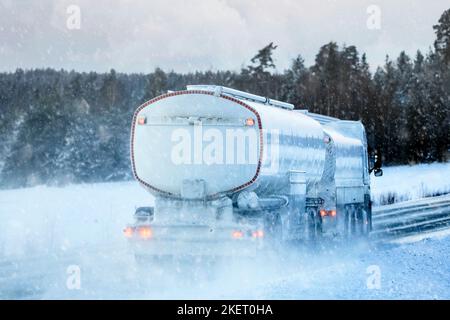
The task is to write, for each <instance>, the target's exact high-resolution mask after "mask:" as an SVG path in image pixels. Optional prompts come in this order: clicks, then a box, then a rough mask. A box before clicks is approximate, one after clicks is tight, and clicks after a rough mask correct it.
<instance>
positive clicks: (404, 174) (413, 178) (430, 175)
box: [371, 162, 450, 205]
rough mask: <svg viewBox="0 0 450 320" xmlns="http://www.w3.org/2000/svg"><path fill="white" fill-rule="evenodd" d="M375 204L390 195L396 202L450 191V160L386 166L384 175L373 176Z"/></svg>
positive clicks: (373, 199)
mask: <svg viewBox="0 0 450 320" xmlns="http://www.w3.org/2000/svg"><path fill="white" fill-rule="evenodd" d="M371 189H372V190H371V192H372V201H373V203H374V205H380V204H383V199H384V200H386V199H387V198H388V197H389V196H390V195H391V196H395V197H396V202H399V201H406V200H414V199H419V198H422V197H426V196H430V195H437V194H444V193H450V162H446V163H432V164H418V165H414V166H394V167H384V168H383V176H382V177H374V176H373V175H372V176H371Z"/></svg>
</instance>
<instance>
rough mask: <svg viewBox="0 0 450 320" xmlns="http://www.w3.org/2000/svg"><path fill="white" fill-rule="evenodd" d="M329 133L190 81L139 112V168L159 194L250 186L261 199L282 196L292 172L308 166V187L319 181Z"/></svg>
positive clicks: (215, 193) (134, 143)
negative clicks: (325, 133)
mask: <svg viewBox="0 0 450 320" xmlns="http://www.w3.org/2000/svg"><path fill="white" fill-rule="evenodd" d="M230 90H232V89H230ZM323 137H324V133H323V130H322V127H321V125H320V124H319V123H318V122H317V121H315V120H313V119H312V118H310V117H308V116H306V115H304V114H302V113H298V112H295V111H293V110H288V109H285V108H281V107H275V106H273V105H267V104H265V103H260V102H257V101H250V100H248V99H244V98H242V99H241V98H238V97H236V96H233V95H231V94H228V93H227V91H225V90H222V87H218V86H189V87H188V90H184V91H176V92H170V93H168V94H164V95H162V96H159V97H157V98H155V99H152V100H150V101H148V102H146V103H144V104H143V105H141V106H140V107H139V108H138V109H137V110H136V112H135V114H134V117H133V122H132V134H131V160H132V168H133V173H134V175H135V177H136V179H137V180H138V181H139V182H140V183H141V184H142V185H143V186H144V187H145V188H147V189H148V190H149V191H150V192H151V193H153V194H155V195H162V196H169V197H174V198H179V199H210V198H215V197H219V196H221V195H230V194H233V193H236V192H239V191H241V190H243V189H246V188H249V189H251V190H252V191H254V192H256V193H257V194H258V196H259V197H264V196H265V195H268V196H269V195H276V194H283V193H284V192H283V189H284V188H287V186H288V183H289V182H288V181H289V180H288V177H289V172H290V171H292V170H301V171H305V172H306V180H307V185H311V186H312V185H314V184H315V183H317V182H318V181H319V180H320V178H321V174H322V172H323V167H324V161H325V146H324V142H323Z"/></svg>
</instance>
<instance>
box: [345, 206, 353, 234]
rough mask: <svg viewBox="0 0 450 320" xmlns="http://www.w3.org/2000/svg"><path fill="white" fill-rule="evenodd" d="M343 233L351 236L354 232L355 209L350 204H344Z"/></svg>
mask: <svg viewBox="0 0 450 320" xmlns="http://www.w3.org/2000/svg"><path fill="white" fill-rule="evenodd" d="M344 211H345V216H344V235H345V237H347V238H352V237H353V236H354V235H355V234H356V210H355V206H354V205H352V204H347V205H345V206H344Z"/></svg>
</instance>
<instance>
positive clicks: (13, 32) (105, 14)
mask: <svg viewBox="0 0 450 320" xmlns="http://www.w3.org/2000/svg"><path fill="white" fill-rule="evenodd" d="M71 4H76V5H78V6H79V8H80V10H81V24H80V26H81V28H80V29H79V30H70V29H68V28H67V26H66V22H67V19H68V17H69V14H68V13H67V11H66V10H67V7H68V6H69V5H71ZM370 5H377V6H379V8H380V9H381V20H380V23H381V28H380V29H375V30H370V29H368V28H367V20H368V18H369V14H368V13H367V8H368V7H369V6H370ZM448 8H450V3H449V1H448V0H428V1H426V0H370V1H367V0H339V1H338V0H315V1H314V0H189V1H188V0H133V1H132V0H58V1H56V0H53V1H52V0H35V1H33V0H0V70H1V71H5V70H7V71H9V70H15V69H16V68H17V67H21V68H26V69H29V68H42V67H53V68H58V69H59V68H64V69H69V70H70V69H75V70H79V71H91V70H95V71H108V70H109V69H111V68H114V69H116V70H117V71H120V72H143V73H147V72H151V71H152V70H154V68H155V67H157V66H159V67H161V68H163V69H164V70H175V71H178V72H187V71H195V70H207V69H213V70H224V69H231V70H239V69H240V68H241V67H242V66H245V65H247V64H248V63H249V60H250V58H251V57H252V56H253V55H254V54H255V53H256V52H257V50H258V49H260V48H262V47H263V46H265V45H266V44H268V43H269V42H271V41H273V42H274V43H275V44H277V45H278V49H277V50H276V54H275V58H276V65H277V69H278V71H282V70H283V69H285V68H286V67H288V66H289V64H290V62H291V60H292V59H293V58H294V57H295V56H296V55H297V54H301V55H302V56H303V57H304V58H305V59H306V64H307V65H311V64H312V63H313V62H314V57H315V55H316V54H317V52H318V49H319V47H320V46H322V45H323V44H325V43H327V42H329V41H331V40H333V41H336V42H338V43H339V44H343V43H346V44H348V45H351V44H353V45H356V46H357V48H358V49H359V51H360V53H362V52H366V53H367V55H368V60H369V63H370V64H371V66H372V69H374V68H375V66H376V65H380V64H383V62H384V59H385V55H386V54H389V55H390V56H391V57H394V58H396V57H397V56H398V54H399V52H400V51H401V50H405V51H406V52H407V53H409V54H411V55H414V54H415V52H416V50H417V49H420V50H422V51H424V52H427V51H428V48H429V47H430V46H432V44H433V41H434V38H435V37H434V32H433V29H432V26H433V25H434V24H436V23H437V21H438V19H439V17H440V15H441V14H442V12H443V11H444V10H446V9H448Z"/></svg>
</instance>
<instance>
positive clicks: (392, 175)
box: [0, 163, 450, 299]
mask: <svg viewBox="0 0 450 320" xmlns="http://www.w3.org/2000/svg"><path fill="white" fill-rule="evenodd" d="M449 176H450V164H448V163H447V164H433V165H419V166H415V167H391V168H385V169H384V176H383V177H381V178H372V182H373V187H372V190H373V195H374V200H375V202H377V203H379V202H380V201H381V199H382V197H384V196H386V194H388V193H389V192H396V193H397V199H410V198H417V197H421V196H422V195H424V194H428V193H429V192H431V193H435V192H439V193H443V192H445V191H447V192H448V191H450V181H449V180H448V178H447V177H449ZM152 203H153V198H152V197H151V196H149V195H148V194H147V193H146V192H145V191H144V190H143V189H141V188H140V187H139V185H138V184H137V183H135V182H121V183H102V184H92V185H72V186H67V187H64V188H57V187H44V186H42V187H34V188H28V189H18V190H2V191H0V222H1V223H0V298H88V299H91V298H92V299H98V298H193V299H195V298H273V299H277V298H288V299H297V298H307V299H308V298H357V299H371V298H387V299H390V298H436V299H442V298H445V299H449V298H450V264H449V261H450V250H448V248H449V246H450V237H447V236H443V237H441V238H433V239H428V238H425V239H419V240H418V241H416V242H413V243H400V244H390V245H386V244H384V245H375V244H373V245H370V246H369V245H363V246H360V247H357V248H353V249H352V250H346V249H345V250H344V249H334V250H321V251H320V252H319V253H318V252H310V251H305V250H299V249H295V250H289V251H287V252H286V253H285V255H283V257H284V258H283V259H282V260H280V259H277V258H273V259H271V258H265V260H264V263H258V262H255V261H246V262H245V263H244V262H242V261H239V262H234V263H230V262H229V261H228V262H227V263H226V264H221V263H219V264H218V265H217V266H215V267H214V268H213V267H211V268H210V267H207V268H206V269H207V270H208V272H206V270H205V268H203V267H202V264H200V266H199V267H198V270H197V272H192V270H191V264H190V263H185V264H181V265H180V266H179V267H177V268H176V269H174V270H171V269H170V268H169V269H165V268H160V269H157V270H153V269H152V270H142V269H139V268H137V266H136V265H135V263H134V262H133V259H132V256H131V255H130V253H129V251H128V250H127V247H126V242H125V239H124V238H123V235H122V229H123V227H124V226H125V225H126V224H127V223H128V222H130V218H131V215H132V213H133V212H134V208H135V207H136V206H146V205H151V204H152ZM71 266H72V267H73V266H75V267H76V268H80V272H81V273H80V275H81V289H80V290H71V289H69V288H68V287H67V279H68V277H69V275H68V273H67V272H68V270H72V269H70V268H71ZM187 266H189V267H188V268H187ZM68 268H69V269H68ZM368 268H369V269H368ZM169 270H170V271H169ZM213 270H214V271H215V275H213V276H212V275H211V274H210V272H213ZM374 270H375V271H376V272H375V271H374ZM378 271H379V272H380V277H381V278H380V279H381V280H380V285H381V287H379V288H373V289H370V288H368V286H367V281H368V279H369V277H370V275H371V273H373V272H375V273H378ZM195 275H197V276H198V277H199V279H198V278H197V277H194V276H195Z"/></svg>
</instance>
